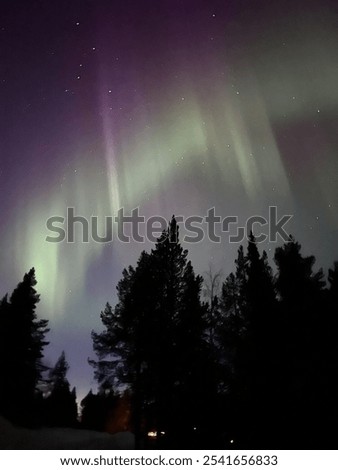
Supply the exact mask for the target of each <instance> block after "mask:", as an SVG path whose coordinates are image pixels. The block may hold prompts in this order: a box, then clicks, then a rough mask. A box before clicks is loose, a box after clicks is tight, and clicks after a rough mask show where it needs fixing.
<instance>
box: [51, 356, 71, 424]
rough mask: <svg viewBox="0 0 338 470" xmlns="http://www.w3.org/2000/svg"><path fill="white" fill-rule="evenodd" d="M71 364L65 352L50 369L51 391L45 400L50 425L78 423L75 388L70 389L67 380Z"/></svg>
mask: <svg viewBox="0 0 338 470" xmlns="http://www.w3.org/2000/svg"><path fill="white" fill-rule="evenodd" d="M68 369H69V365H68V363H67V361H66V355H65V352H64V351H62V353H61V356H60V357H59V358H58V360H57V361H56V364H55V366H54V367H53V368H52V369H51V370H50V371H49V384H50V393H49V395H48V397H47V398H46V400H45V408H46V415H47V420H46V421H47V424H48V425H50V426H75V425H76V423H77V404H76V391H75V388H73V390H70V385H69V382H68V380H67V377H66V376H67V372H68Z"/></svg>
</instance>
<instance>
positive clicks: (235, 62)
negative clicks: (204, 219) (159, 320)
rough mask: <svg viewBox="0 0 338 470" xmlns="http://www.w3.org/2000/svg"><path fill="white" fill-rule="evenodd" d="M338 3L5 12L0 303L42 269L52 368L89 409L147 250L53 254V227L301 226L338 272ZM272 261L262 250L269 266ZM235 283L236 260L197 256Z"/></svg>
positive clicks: (194, 254)
mask: <svg viewBox="0 0 338 470" xmlns="http://www.w3.org/2000/svg"><path fill="white" fill-rule="evenodd" d="M337 23H338V5H337V2H336V0H335V1H333V0H332V1H331V0H318V1H317V0H306V1H305V0H299V1H297V0H293V1H289V0H284V1H281V0H280V1H276V0H266V1H264V0H261V1H259V0H236V1H235V0H171V1H169V0H161V1H158V0H142V1H136V0H67V1H65V0H58V1H49V0H29V1H28V0H26V1H19V0H10V1H7V0H2V2H1V12H0V99H1V126H0V188H1V198H0V207H1V219H0V233H1V238H0V294H1V295H3V294H5V293H6V292H7V291H9V292H11V291H12V290H13V288H14V287H15V285H16V284H17V282H19V280H21V278H22V276H23V274H24V273H25V272H27V271H28V269H29V268H30V267H32V266H34V267H35V268H36V274H37V279H38V286H37V289H38V291H39V292H40V293H41V302H40V304H39V308H38V315H39V316H40V317H42V318H47V319H49V321H50V327H51V332H50V334H49V335H48V339H49V341H50V343H51V344H50V346H48V348H47V349H46V351H45V353H46V361H47V363H48V364H50V365H52V364H53V363H54V362H55V360H56V359H57V357H58V356H59V354H60V353H61V351H62V350H63V349H64V350H65V351H66V355H67V358H68V361H69V363H70V366H71V368H70V371H69V379H70V382H71V384H72V385H74V386H76V387H77V390H78V395H79V397H80V398H81V397H83V396H84V394H85V393H86V392H87V391H88V390H89V388H90V387H93V388H95V383H94V381H93V374H92V370H91V368H90V367H89V365H88V364H87V358H88V357H93V353H92V349H91V339H90V332H91V330H93V329H96V330H100V327H101V326H100V320H99V313H100V310H102V308H103V307H104V304H105V302H106V301H107V300H109V301H111V302H112V303H113V304H114V302H115V301H116V293H115V292H116V289H115V286H116V284H117V282H118V280H119V279H120V277H121V272H122V269H123V268H124V267H125V266H127V265H129V264H135V263H136V261H137V258H138V256H139V254H140V252H141V250H142V249H147V250H148V249H150V248H151V246H152V245H151V243H149V242H146V243H144V244H140V243H136V242H133V243H129V244H124V243H121V242H119V241H117V240H115V241H113V242H112V243H108V244H98V243H95V242H89V243H86V244H85V243H81V242H80V240H76V242H75V243H72V244H69V243H65V242H64V243H59V244H55V243H47V242H46V240H45V239H46V236H47V235H48V233H47V230H46V220H47V219H48V218H49V217H51V216H54V215H55V216H65V214H66V210H67V207H74V208H75V212H76V214H78V215H82V216H86V217H90V216H92V215H95V216H97V217H98V220H99V226H100V230H104V217H105V216H109V215H115V214H116V212H117V210H118V209H119V208H121V207H123V208H124V210H125V212H126V213H129V211H131V210H132V209H133V208H135V207H139V208H140V209H139V210H140V213H141V214H142V215H144V216H145V217H149V216H152V215H161V216H163V217H165V218H166V219H170V218H171V215H172V214H176V215H183V216H185V217H187V216H192V215H200V216H205V215H206V212H207V210H208V209H209V208H211V207H215V210H216V213H217V214H219V215H221V216H223V217H224V216H227V215H231V216H233V215H235V216H238V217H239V219H240V221H242V222H243V221H245V219H246V218H247V217H249V216H251V215H255V214H259V215H262V216H267V214H268V207H269V206H271V205H275V206H277V207H278V213H279V214H292V215H293V219H292V220H291V222H289V224H288V226H287V230H288V232H290V233H292V234H293V235H294V236H295V237H296V239H298V240H299V241H300V242H301V244H302V246H303V252H304V254H315V255H316V257H317V266H318V267H320V266H322V267H323V268H324V270H326V271H327V269H328V268H329V267H330V266H331V264H332V262H333V260H334V259H338V247H337V242H336V240H337V233H338V211H337V204H338V86H337V83H338V54H337V44H338V28H337ZM276 246H277V244H276V243H264V244H262V248H264V249H266V250H267V251H268V254H269V255H270V257H271V258H272V256H273V252H274V249H275V247H276ZM186 248H188V249H189V255H190V258H191V260H192V262H193V265H194V267H195V269H196V271H197V272H198V273H201V274H203V272H204V271H206V270H208V269H209V266H210V265H212V266H213V269H214V270H218V269H222V272H223V275H224V276H225V275H227V274H228V273H229V272H230V271H231V270H232V269H233V261H234V259H235V255H236V250H237V249H238V244H234V243H232V244H230V243H229V241H228V238H227V237H225V238H224V239H223V241H222V243H212V242H210V241H208V240H204V241H202V242H200V243H197V244H191V245H189V246H186Z"/></svg>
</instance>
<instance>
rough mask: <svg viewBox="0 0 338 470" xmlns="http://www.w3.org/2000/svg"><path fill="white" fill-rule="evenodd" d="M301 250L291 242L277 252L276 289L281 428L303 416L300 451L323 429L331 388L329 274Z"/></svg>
mask: <svg viewBox="0 0 338 470" xmlns="http://www.w3.org/2000/svg"><path fill="white" fill-rule="evenodd" d="M300 251H301V246H300V244H299V243H297V242H296V241H295V240H294V239H293V238H292V237H290V238H289V241H288V242H287V243H285V244H284V245H283V246H282V247H279V248H277V249H276V252H275V262H276V265H277V269H278V273H277V279H276V287H277V289H278V294H279V297H280V306H281V315H282V316H281V326H280V333H281V337H282V338H283V342H281V345H282V354H283V357H282V360H281V367H280V390H281V396H282V397H283V400H281V406H280V413H281V423H282V424H281V427H283V426H284V427H285V429H286V428H287V427H288V423H287V420H288V419H290V418H289V417H290V416H293V417H294V416H297V421H296V422H295V423H294V426H293V428H292V430H290V431H289V442H293V445H298V446H299V441H300V437H299V436H300V435H301V436H302V439H304V441H303V442H307V443H308V442H311V439H313V437H312V435H311V428H313V426H317V424H318V427H320V426H321V425H320V423H321V422H322V418H323V416H324V415H325V412H324V409H322V410H321V407H320V406H318V404H319V403H323V404H324V403H325V402H326V401H327V400H323V399H322V391H323V389H324V390H325V389H326V388H327V386H328V384H327V383H326V384H325V382H326V377H327V376H328V375H327V374H326V373H325V372H324V370H325V367H326V366H325V364H326V363H327V362H328V357H329V356H328V354H327V346H326V343H327V341H326V337H327V336H326V332H325V328H324V325H326V323H327V318H325V317H326V312H325V302H324V290H323V288H324V285H325V283H324V281H323V272H322V270H319V271H317V272H314V271H313V266H314V263H315V257H314V256H307V257H303V256H302V255H301V252H300ZM316 423H317V424H316ZM323 435H324V432H323V433H322V434H321V436H323ZM318 443H319V441H318ZM317 445H318V444H317Z"/></svg>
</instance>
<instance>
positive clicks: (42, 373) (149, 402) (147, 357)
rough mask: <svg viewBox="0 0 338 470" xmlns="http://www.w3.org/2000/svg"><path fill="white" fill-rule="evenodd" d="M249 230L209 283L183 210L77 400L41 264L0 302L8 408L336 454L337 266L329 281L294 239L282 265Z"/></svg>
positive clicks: (131, 281) (101, 335)
mask: <svg viewBox="0 0 338 470" xmlns="http://www.w3.org/2000/svg"><path fill="white" fill-rule="evenodd" d="M248 238H249V239H248V243H247V246H245V247H244V246H240V247H239V249H238V254H237V258H236V260H235V269H234V272H232V273H230V274H229V275H228V276H227V277H226V279H225V280H223V279H221V276H220V273H213V272H212V271H210V272H209V273H208V275H207V276H205V279H203V278H202V277H201V276H200V275H198V274H196V273H195V271H194V268H193V266H192V263H191V261H190V260H189V259H188V251H187V250H186V249H184V247H183V246H182V245H181V243H180V239H179V227H178V224H177V222H176V220H175V217H174V216H173V218H172V219H171V221H170V223H169V224H168V227H167V229H166V230H164V231H163V233H162V235H161V236H160V237H159V238H158V240H157V242H156V244H155V246H154V248H153V249H152V250H151V251H150V252H149V253H148V252H145V251H143V252H142V253H141V254H140V257H139V259H138V262H137V264H136V266H129V267H128V268H126V269H125V270H124V271H123V273H122V278H121V280H120V281H119V283H118V285H117V294H118V300H117V303H116V305H115V306H112V305H111V304H110V303H109V302H107V303H106V305H105V307H104V309H103V311H102V312H101V314H100V315H101V321H102V329H101V331H93V332H91V333H90V332H88V335H90V334H91V337H92V341H93V350H94V354H93V358H92V359H90V360H89V362H90V364H91V365H92V367H93V373H94V376H95V379H96V382H97V390H96V391H95V392H93V391H92V390H90V391H88V394H87V396H86V397H85V398H84V399H83V400H82V401H81V403H79V404H78V403H77V398H76V390H75V389H74V388H73V389H72V388H71V385H70V383H69V381H68V379H67V371H68V363H67V359H66V354H65V352H62V353H61V355H60V357H59V359H58V360H57V362H56V364H55V366H54V367H52V368H50V367H47V366H46V364H45V363H44V349H45V347H46V346H47V345H48V331H49V329H48V321H47V320H45V319H40V318H39V317H38V315H37V311H36V310H37V305H38V303H39V300H40V296H39V294H38V292H37V290H36V284H37V280H36V276H35V270H34V268H32V269H31V270H30V271H29V272H28V273H27V274H25V275H24V278H23V280H22V281H21V282H20V283H19V284H18V286H17V287H16V289H15V290H14V291H13V293H12V294H11V295H5V296H4V297H3V298H2V300H1V302H0V374H1V382H0V415H2V416H3V417H5V418H6V419H8V420H9V421H11V422H12V423H14V424H16V425H18V426H23V427H26V428H30V429H36V428H41V427H69V428H76V429H93V430H96V431H105V432H110V433H115V432H118V431H125V430H128V431H131V432H132V433H133V434H134V435H135V440H136V447H137V448H140V449H147V448H150V449H152V448H154V449H155V448H158V449H161V448H162V449H231V448H235V449H314V448H317V449H329V448H335V447H336V442H335V435H334V434H333V433H332V429H334V426H335V424H336V423H337V419H338V406H337V396H338V385H337V384H338V381H337V379H336V373H337V369H338V341H337V334H338V320H337V313H338V262H337V261H336V262H334V263H333V266H332V268H331V269H329V271H328V274H327V276H325V275H324V272H323V271H322V270H321V269H320V270H318V271H316V270H315V269H314V264H315V257H314V256H303V254H302V253H301V245H300V244H299V243H298V242H297V241H296V240H295V239H294V238H293V237H292V236H290V237H289V240H288V241H287V242H286V243H284V245H282V246H279V247H277V248H276V249H275V253H274V257H273V260H274V263H275V267H274V268H272V267H271V266H270V264H269V259H268V256H267V253H266V252H265V251H263V252H260V250H259V244H258V243H257V242H256V239H255V236H254V235H253V233H250V235H249V237H248ZM98 315H99V312H98ZM78 405H79V406H78Z"/></svg>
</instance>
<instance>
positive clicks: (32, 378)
mask: <svg viewBox="0 0 338 470" xmlns="http://www.w3.org/2000/svg"><path fill="white" fill-rule="evenodd" d="M36 283H37V282H36V278H35V270H34V268H32V269H31V270H30V271H29V272H28V273H27V274H25V276H24V278H23V281H22V282H20V283H19V284H18V286H17V287H16V289H15V290H14V291H13V293H12V295H11V297H10V300H9V302H8V301H7V298H5V299H3V301H2V302H1V307H0V316H1V323H0V331H1V333H0V334H1V336H2V339H3V343H2V346H1V347H2V350H3V351H5V353H6V355H5V356H2V357H1V371H2V375H3V377H2V383H3V384H4V386H3V388H2V400H1V401H2V407H3V409H2V412H3V414H4V415H6V416H7V417H8V418H10V419H12V420H14V421H17V422H22V423H26V422H29V421H30V420H31V419H32V416H31V414H32V409H33V402H34V396H35V393H36V386H37V384H38V381H39V380H40V379H41V374H42V372H43V370H44V366H43V364H42V358H43V348H44V347H45V346H46V345H47V344H48V342H46V341H45V340H44V338H45V335H46V333H47V332H48V331H49V330H48V329H47V324H48V321H47V320H38V319H37V315H36V305H37V303H38V302H39V300H40V296H39V295H38V294H37V292H36V290H35V285H36Z"/></svg>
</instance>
